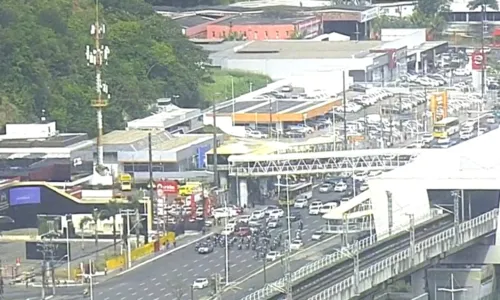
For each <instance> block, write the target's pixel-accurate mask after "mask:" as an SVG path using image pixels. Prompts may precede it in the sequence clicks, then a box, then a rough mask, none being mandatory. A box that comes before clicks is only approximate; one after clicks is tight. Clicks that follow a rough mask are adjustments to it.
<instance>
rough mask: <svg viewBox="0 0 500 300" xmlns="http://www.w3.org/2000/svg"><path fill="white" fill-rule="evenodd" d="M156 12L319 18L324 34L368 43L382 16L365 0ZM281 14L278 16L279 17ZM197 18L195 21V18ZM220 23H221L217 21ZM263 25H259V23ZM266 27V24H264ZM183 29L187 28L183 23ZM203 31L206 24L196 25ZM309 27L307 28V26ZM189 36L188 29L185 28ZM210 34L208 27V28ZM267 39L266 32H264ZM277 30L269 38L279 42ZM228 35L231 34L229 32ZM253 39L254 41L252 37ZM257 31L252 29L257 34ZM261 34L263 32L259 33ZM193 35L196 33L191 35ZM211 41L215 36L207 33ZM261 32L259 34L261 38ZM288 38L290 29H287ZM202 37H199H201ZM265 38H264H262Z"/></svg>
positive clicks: (277, 0) (283, 1)
mask: <svg viewBox="0 0 500 300" xmlns="http://www.w3.org/2000/svg"><path fill="white" fill-rule="evenodd" d="M154 9H155V11H156V12H157V13H159V14H161V15H164V16H168V17H171V18H173V19H176V18H183V17H184V18H186V17H187V16H193V15H197V16H202V17H209V18H214V19H217V18H221V17H228V16H239V17H246V18H249V19H250V18H254V19H255V20H258V19H259V18H265V16H266V15H269V14H275V16H274V19H278V17H277V15H278V16H279V15H282V16H283V15H292V16H294V17H297V18H301V17H316V18H319V19H321V20H322V23H323V25H322V29H323V30H322V31H323V32H324V33H330V32H338V33H340V34H343V35H347V36H349V37H350V38H351V39H352V40H364V39H367V38H368V37H369V36H370V21H371V20H373V19H375V18H376V17H377V16H378V14H379V8H378V7H376V6H365V5H364V4H363V3H361V1H359V3H356V4H355V5H331V2H330V1H312V0H302V1H296V0H268V1H245V2H240V3H234V4H231V5H227V6H222V5H220V6H198V7H196V8H186V9H179V8H175V9H172V8H171V7H158V6H157V7H154ZM276 13H278V14H276ZM193 19H194V18H193ZM215 23H217V21H216V22H215ZM257 24H259V23H257ZM260 24H262V23H260ZM180 25H181V26H184V25H183V24H182V23H180ZM196 26H199V28H200V29H197V31H203V30H204V29H201V28H203V27H204V26H208V25H206V24H203V25H196ZM306 28H307V26H306ZM183 29H184V31H185V32H186V33H187V29H186V28H183ZM207 31H208V28H207ZM263 31H264V32H263V34H262V35H263V36H264V37H265V30H263ZM275 31H276V30H274V32H273V33H271V32H268V36H269V39H276V37H275V36H276V32H275ZM226 32H227V31H226ZM245 32H246V33H247V39H249V40H251V39H253V38H250V37H248V31H245ZM253 32H254V30H252V34H253ZM258 32H260V31H258ZM191 34H193V33H191ZM207 34H208V37H207V38H211V37H210V35H211V33H209V32H207ZM279 34H280V38H281V39H283V38H285V37H282V33H281V32H279ZM259 35H260V33H258V34H257V37H259ZM285 35H286V30H285ZM197 37H199V36H197ZM212 38H214V39H220V38H223V35H222V36H221V37H219V36H218V34H217V32H216V34H215V37H212ZM259 39H262V38H259Z"/></svg>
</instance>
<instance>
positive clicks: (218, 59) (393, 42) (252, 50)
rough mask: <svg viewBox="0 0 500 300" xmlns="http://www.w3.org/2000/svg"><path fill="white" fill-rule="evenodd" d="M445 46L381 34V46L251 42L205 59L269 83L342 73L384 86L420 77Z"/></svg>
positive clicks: (395, 32)
mask: <svg viewBox="0 0 500 300" xmlns="http://www.w3.org/2000/svg"><path fill="white" fill-rule="evenodd" d="M447 46H448V43H447V42H442V41H432V42H427V41H426V32H425V29H390V30H389V29H384V30H383V32H382V40H381V41H352V40H351V41H315V40H281V41H252V42H248V43H246V44H244V45H239V46H236V47H234V48H230V49H225V50H222V51H219V52H216V53H211V54H210V55H209V57H210V59H211V61H212V64H213V65H215V66H219V67H221V68H222V69H236V70H245V71H250V72H255V73H261V74H266V75H268V76H270V77H271V78H273V79H274V80H279V79H285V78H290V77H293V76H296V75H303V74H307V73H317V72H332V71H340V70H344V71H347V72H349V76H350V77H352V78H353V80H354V81H355V82H366V81H368V82H383V81H385V82H388V81H392V80H395V79H397V78H398V77H399V75H400V74H403V73H406V71H407V69H408V68H411V69H416V70H419V69H421V68H422V69H424V71H425V70H426V68H427V67H426V66H427V65H428V63H429V62H431V61H433V60H434V56H435V55H436V54H438V53H442V52H443V51H445V50H446V48H447ZM409 54H410V55H409ZM417 54H418V56H417Z"/></svg>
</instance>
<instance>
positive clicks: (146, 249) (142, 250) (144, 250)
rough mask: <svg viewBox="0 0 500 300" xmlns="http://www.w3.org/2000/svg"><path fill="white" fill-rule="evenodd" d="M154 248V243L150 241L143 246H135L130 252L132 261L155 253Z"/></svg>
mask: <svg viewBox="0 0 500 300" xmlns="http://www.w3.org/2000/svg"><path fill="white" fill-rule="evenodd" d="M154 250H155V249H154V243H149V244H146V245H144V246H142V247H139V248H135V249H134V250H132V253H131V254H130V256H131V257H132V261H134V260H137V259H140V258H141V257H144V256H146V255H150V254H153V252H154Z"/></svg>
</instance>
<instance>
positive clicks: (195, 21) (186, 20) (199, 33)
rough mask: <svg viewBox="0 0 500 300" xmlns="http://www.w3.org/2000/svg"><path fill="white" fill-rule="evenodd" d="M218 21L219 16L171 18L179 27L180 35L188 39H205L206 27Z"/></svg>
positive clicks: (189, 15) (190, 15)
mask: <svg viewBox="0 0 500 300" xmlns="http://www.w3.org/2000/svg"><path fill="white" fill-rule="evenodd" d="M219 19H220V17H219V16H204V15H197V14H188V15H181V16H177V17H174V18H173V20H174V21H176V22H177V23H178V24H179V25H180V26H181V28H182V34H184V35H185V36H187V37H188V38H190V39H192V38H201V39H205V38H207V25H209V24H211V23H213V22H217V21H218V20H219Z"/></svg>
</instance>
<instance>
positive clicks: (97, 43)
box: [85, 0, 111, 170]
mask: <svg viewBox="0 0 500 300" xmlns="http://www.w3.org/2000/svg"><path fill="white" fill-rule="evenodd" d="M105 33H106V26H105V25H104V24H101V23H99V1H98V0H97V1H96V5H95V23H94V24H92V25H91V26H90V34H91V35H92V37H93V39H94V47H93V48H92V46H87V48H86V51H85V57H86V58H87V62H88V63H87V65H89V66H90V65H92V66H94V67H95V84H96V85H95V88H96V98H95V99H93V100H92V101H91V105H92V107H94V108H95V109H96V111H97V167H96V169H97V170H99V169H102V167H103V163H104V159H103V157H104V148H103V145H102V135H103V128H102V127H103V125H102V123H103V122H102V110H103V109H104V108H105V107H106V106H108V100H109V98H110V96H111V95H110V94H109V92H108V85H107V84H106V83H104V82H103V80H102V76H101V74H102V72H101V71H102V70H101V69H102V66H103V65H107V64H108V56H109V53H110V51H109V48H108V47H107V46H104V45H101V39H102V38H103V37H104V34H105Z"/></svg>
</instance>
